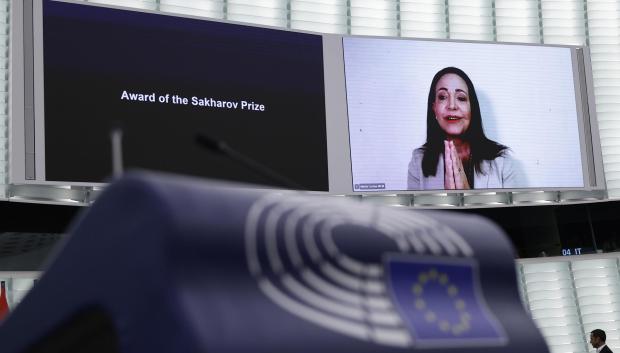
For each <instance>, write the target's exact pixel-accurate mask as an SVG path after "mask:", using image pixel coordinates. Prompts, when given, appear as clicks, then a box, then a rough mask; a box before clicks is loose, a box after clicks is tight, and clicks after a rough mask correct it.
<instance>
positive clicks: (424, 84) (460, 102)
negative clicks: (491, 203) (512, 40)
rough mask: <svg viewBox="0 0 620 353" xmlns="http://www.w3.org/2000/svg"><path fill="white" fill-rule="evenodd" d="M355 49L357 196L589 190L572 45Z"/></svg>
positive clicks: (348, 71)
mask: <svg viewBox="0 0 620 353" xmlns="http://www.w3.org/2000/svg"><path fill="white" fill-rule="evenodd" d="M343 48H344V63H345V80H346V91H347V108H348V117H349V136H350V144H351V162H352V176H353V178H352V181H353V191H354V192H369V191H404V190H451V189H458V190H467V189H526V188H537V189H540V188H582V187H584V173H583V164H582V152H581V143H580V134H579V119H580V115H579V114H578V108H577V107H578V105H577V99H576V96H577V94H576V92H575V83H574V74H573V67H574V65H573V58H572V52H571V48H568V47H549V46H536V45H509V44H506V45H502V44H486V43H459V42H434V41H416V40H401V39H378V38H356V37H349V38H343Z"/></svg>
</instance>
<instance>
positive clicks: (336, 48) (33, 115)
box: [9, 0, 605, 195]
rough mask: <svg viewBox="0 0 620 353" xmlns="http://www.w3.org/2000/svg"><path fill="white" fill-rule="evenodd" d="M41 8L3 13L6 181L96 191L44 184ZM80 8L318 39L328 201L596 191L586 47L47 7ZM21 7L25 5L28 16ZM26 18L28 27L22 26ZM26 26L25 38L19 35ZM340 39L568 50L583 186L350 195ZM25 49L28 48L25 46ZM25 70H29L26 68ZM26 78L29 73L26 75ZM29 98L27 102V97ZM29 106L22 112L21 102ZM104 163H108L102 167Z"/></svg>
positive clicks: (599, 173)
mask: <svg viewBox="0 0 620 353" xmlns="http://www.w3.org/2000/svg"><path fill="white" fill-rule="evenodd" d="M42 1H43V0H25V1H24V2H18V3H16V4H15V5H13V7H12V11H11V44H10V45H11V54H10V55H11V71H10V75H11V76H10V80H11V86H10V106H9V112H10V115H9V116H10V120H9V125H10V126H9V134H10V146H9V148H10V150H9V158H10V166H11V168H10V174H9V183H12V184H39V185H62V186H66V185H75V186H85V187H102V186H105V185H107V184H106V183H97V182H65V181H60V182H59V181H48V180H46V179H45V147H44V146H45V133H44V123H45V116H44V115H45V112H44V104H43V102H44V89H43V87H44V85H43V82H44V75H43V74H44V73H43V55H42V54H43V33H42V32H43V25H42ZM55 1H60V2H66V3H73V4H79V5H82V6H95V7H104V8H113V9H120V10H125V11H132V12H143V13H150V14H156V15H162V16H173V17H181V18H190V19H198V20H204V21H210V22H220V23H226V24H231V25H242V26H248V27H259V28H268V29H275V30H280V31H289V32H298V33H307V34H314V35H320V36H322V39H323V63H324V82H325V86H324V92H325V115H326V137H327V163H328V165H327V168H328V180H329V192H328V193H330V194H345V195H386V194H388V195H390V194H446V193H448V194H450V193H464V192H466V193H489V192H519V191H533V190H536V191H539V190H540V191H562V190H604V189H605V176H604V173H603V160H602V152H601V145H600V138H599V131H598V124H597V121H596V109H595V105H594V89H593V78H592V67H591V62H590V52H589V49H588V48H587V47H582V46H568V45H547V44H531V43H510V42H489V41H468V40H449V39H444V40H439V39H419V38H402V37H381V36H357V35H351V36H345V35H339V34H325V33H317V32H311V31H301V30H291V29H286V28H280V27H273V26H262V25H255V24H248V23H240V22H234V21H228V20H218V19H211V18H204V17H198V16H191V15H184V14H175V13H163V12H158V11H152V10H146V9H135V8H127V7H122V6H115V5H105V4H93V3H83V2H79V1H73V0H55ZM29 3H31V4H32V10H31V12H30V7H29V5H28V4H29ZM28 19H30V20H28ZM30 24H31V25H32V27H31V29H30V32H29V30H28V29H27V28H28V26H29V25H30ZM348 37H359V38H369V39H374V38H389V39H395V40H415V41H432V42H458V43H475V44H481V43H484V44H491V45H497V44H499V45H517V46H532V45H533V46H548V47H564V48H570V50H571V58H572V64H573V84H574V86H575V87H574V88H575V101H576V104H577V107H576V110H577V118H578V122H577V125H578V129H579V131H578V133H579V140H580V141H579V142H580V151H581V162H582V172H583V181H584V186H583V187H570V188H560V187H548V188H541V187H532V188H514V189H512V188H511V189H508V188H506V189H473V190H441V189H440V190H387V191H386V190H377V191H374V190H364V191H355V190H354V189H353V176H352V161H351V146H350V134H349V116H348V107H347V94H346V80H345V67H344V48H343V40H344V38H348ZM29 43H31V44H29ZM30 65H32V67H31V66H30ZM29 72H30V73H29ZM29 95H32V96H33V97H29ZM29 101H32V102H33V104H32V105H29V104H28V102H29ZM109 163H112V162H111V161H109Z"/></svg>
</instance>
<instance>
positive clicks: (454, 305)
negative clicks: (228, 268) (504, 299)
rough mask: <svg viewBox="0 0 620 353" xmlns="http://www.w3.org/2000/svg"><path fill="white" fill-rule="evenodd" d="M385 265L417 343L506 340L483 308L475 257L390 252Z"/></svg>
mask: <svg viewBox="0 0 620 353" xmlns="http://www.w3.org/2000/svg"><path fill="white" fill-rule="evenodd" d="M385 267H386V271H387V272H388V276H389V289H390V290H391V293H392V297H393V299H394V302H395V304H396V308H397V311H398V312H399V314H400V316H401V317H402V318H403V319H404V320H405V321H406V323H407V324H408V325H409V327H410V329H411V332H412V333H413V335H414V342H415V345H416V346H423V347H439V346H441V347H446V346H452V345H459V346H460V345H469V344H471V345H477V346H479V345H494V344H503V343H505V342H506V338H505V335H504V334H503V332H502V329H501V328H500V326H499V324H498V323H497V320H496V319H495V317H493V315H492V314H491V312H490V311H489V310H488V309H487V307H486V303H485V301H484V298H483V296H482V294H481V290H480V288H479V282H478V273H477V267H476V263H475V262H474V260H472V259H463V258H454V257H427V256H423V257H419V256H415V257H413V256H401V255H397V254H394V255H389V256H388V257H387V259H386V262H385Z"/></svg>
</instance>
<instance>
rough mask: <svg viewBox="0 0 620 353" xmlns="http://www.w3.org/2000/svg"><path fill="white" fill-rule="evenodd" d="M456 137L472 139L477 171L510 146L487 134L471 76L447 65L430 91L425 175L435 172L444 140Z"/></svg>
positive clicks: (434, 78)
mask: <svg viewBox="0 0 620 353" xmlns="http://www.w3.org/2000/svg"><path fill="white" fill-rule="evenodd" d="M454 137H458V138H460V139H462V140H464V141H466V142H468V143H469V146H470V151H471V155H472V162H473V164H474V167H475V170H476V171H477V172H481V169H480V165H481V162H482V161H483V160H492V159H494V158H496V157H497V156H500V155H502V153H503V152H504V150H506V149H507V147H506V146H504V145H501V144H498V143H497V142H495V141H492V140H490V139H488V138H487V137H486V136H485V134H484V130H483V129H482V116H481V114H480V104H479V103H478V95H477V94H476V89H475V88H474V84H473V83H472V81H471V79H470V78H469V76H467V74H466V73H465V72H463V70H461V69H458V68H456V67H446V68H443V69H441V70H439V72H437V73H436V74H435V76H434V77H433V80H432V81H431V87H430V90H429V92H428V101H427V110H426V143H425V144H424V146H423V148H424V150H425V152H424V158H423V160H422V170H423V172H424V176H429V175H435V173H436V171H437V160H438V159H439V155H440V154H441V153H443V149H444V144H443V141H444V140H446V139H447V138H454Z"/></svg>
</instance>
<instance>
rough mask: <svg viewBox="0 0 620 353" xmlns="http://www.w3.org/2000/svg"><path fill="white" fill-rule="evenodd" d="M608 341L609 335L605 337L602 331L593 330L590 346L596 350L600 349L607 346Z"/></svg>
mask: <svg viewBox="0 0 620 353" xmlns="http://www.w3.org/2000/svg"><path fill="white" fill-rule="evenodd" d="M606 339H607V335H605V331H603V330H601V329H598V328H597V329H596V330H592V332H590V344H591V345H592V347H594V348H599V347H601V346H602V345H604V344H605V340H606Z"/></svg>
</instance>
